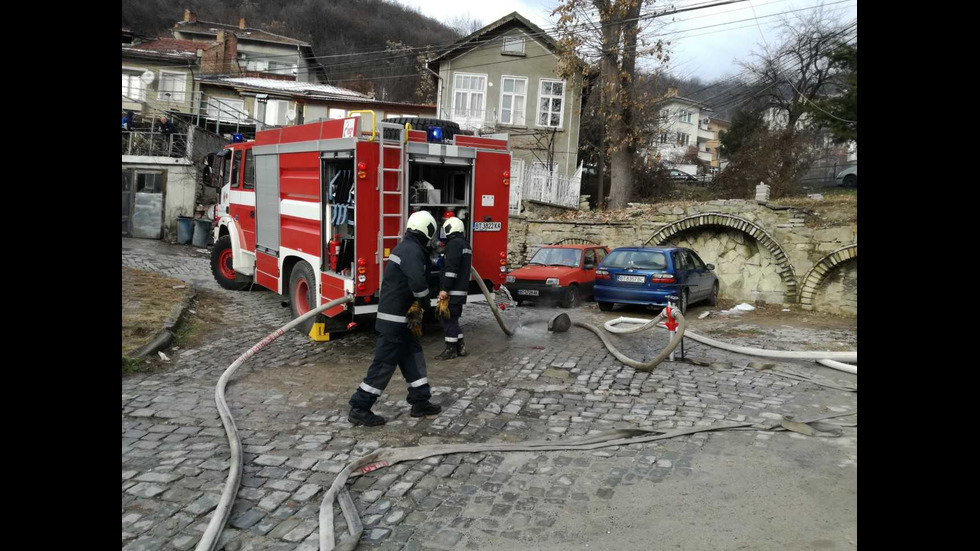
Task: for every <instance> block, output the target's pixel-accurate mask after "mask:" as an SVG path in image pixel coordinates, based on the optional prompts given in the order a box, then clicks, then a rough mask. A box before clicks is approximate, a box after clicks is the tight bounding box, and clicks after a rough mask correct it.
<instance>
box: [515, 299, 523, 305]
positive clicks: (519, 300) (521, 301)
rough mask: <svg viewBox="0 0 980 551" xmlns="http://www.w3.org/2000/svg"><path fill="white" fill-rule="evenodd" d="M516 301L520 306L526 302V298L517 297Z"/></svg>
mask: <svg viewBox="0 0 980 551" xmlns="http://www.w3.org/2000/svg"><path fill="white" fill-rule="evenodd" d="M514 303H515V304H517V305H518V306H520V305H522V304H524V299H520V298H519V299H515V300H514Z"/></svg>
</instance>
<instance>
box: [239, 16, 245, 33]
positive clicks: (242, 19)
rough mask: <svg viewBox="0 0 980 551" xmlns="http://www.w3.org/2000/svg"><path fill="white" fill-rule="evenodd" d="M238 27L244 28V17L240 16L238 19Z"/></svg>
mask: <svg viewBox="0 0 980 551" xmlns="http://www.w3.org/2000/svg"><path fill="white" fill-rule="evenodd" d="M238 28H239V29H241V30H243V31H244V30H245V18H244V17H242V18H240V19H239V20H238Z"/></svg>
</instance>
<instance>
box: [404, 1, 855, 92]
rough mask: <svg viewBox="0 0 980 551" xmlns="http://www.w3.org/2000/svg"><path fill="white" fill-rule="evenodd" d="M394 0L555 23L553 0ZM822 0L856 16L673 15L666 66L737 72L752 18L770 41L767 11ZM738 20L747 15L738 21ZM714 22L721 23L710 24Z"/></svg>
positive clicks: (722, 11) (752, 44)
mask: <svg viewBox="0 0 980 551" xmlns="http://www.w3.org/2000/svg"><path fill="white" fill-rule="evenodd" d="M396 1H398V2H400V3H402V4H404V5H408V6H412V7H414V8H417V9H418V10H419V11H421V12H422V13H423V14H425V15H428V16H429V17H433V18H435V19H438V20H440V21H445V20H447V19H449V18H452V17H456V16H460V15H465V16H469V17H472V18H474V19H479V20H481V21H483V23H484V24H488V23H491V22H493V21H496V20H497V19H500V18H501V17H503V16H505V15H507V14H508V13H510V12H512V11H516V12H518V13H520V14H521V15H523V16H525V17H527V18H528V19H530V20H531V21H532V22H534V23H535V24H537V25H538V26H540V27H541V28H543V29H545V30H547V31H551V30H552V29H553V28H554V18H552V17H551V15H550V14H551V11H552V10H553V9H554V8H555V6H557V5H558V4H559V2H558V0H489V1H488V0H396ZM705 1H706V0H677V1H674V2H655V3H653V8H655V9H666V8H668V7H670V6H674V7H675V8H679V9H680V8H684V7H685V6H690V5H693V4H703V3H705ZM821 3H822V4H824V6H825V8H824V9H825V10H826V11H828V12H834V13H836V14H838V17H839V18H840V19H841V20H842V21H851V20H853V19H855V18H856V17H857V0H749V1H745V2H740V3H735V4H729V5H726V6H719V7H715V8H708V9H702V10H696V11H691V12H687V13H681V14H678V15H676V16H673V18H674V19H675V20H676V21H675V22H673V23H672V24H671V26H670V27H669V28H668V29H665V32H668V33H670V34H668V35H666V36H664V38H666V39H669V40H670V41H671V42H672V44H671V50H672V52H671V62H670V70H671V72H672V73H673V74H674V75H676V76H680V77H685V78H689V77H694V76H697V77H699V78H701V79H702V80H705V81H710V80H714V79H718V78H721V77H725V76H729V75H732V74H735V73H738V72H739V71H740V70H741V69H740V68H739V67H738V66H737V64H736V61H737V60H743V59H747V58H748V57H749V56H750V54H751V52H752V51H753V50H759V51H761V48H762V44H763V39H762V36H763V34H761V33H760V30H759V27H758V26H756V22H755V21H753V20H752V18H754V17H756V16H758V18H759V19H758V24H759V26H761V27H762V33H764V35H765V41H766V42H768V43H769V45H770V47H773V46H775V45H776V44H778V42H779V37H778V34H777V33H776V32H775V31H774V30H773V27H774V25H775V23H776V22H777V21H778V20H779V18H778V17H766V16H770V15H773V14H778V13H780V12H786V11H791V10H800V9H805V8H813V7H815V6H818V5H820V4H821ZM753 7H754V8H755V13H753ZM646 10H647V8H644V11H646ZM813 11H814V10H813V9H807V10H806V11H799V12H795V13H790V14H788V15H789V16H790V17H792V16H795V15H797V14H806V13H811V12H813ZM740 20H747V21H741V22H737V21H740ZM719 24H721V25H720V26H713V25H719ZM705 27H707V28H705Z"/></svg>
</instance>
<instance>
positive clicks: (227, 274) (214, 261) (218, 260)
mask: <svg viewBox="0 0 980 551" xmlns="http://www.w3.org/2000/svg"><path fill="white" fill-rule="evenodd" d="M231 257H232V249H231V237H229V236H227V235H225V236H222V237H219V238H218V240H217V241H216V242H215V243H214V248H213V249H211V273H212V274H213V275H214V280H215V281H217V282H218V285H221V286H222V287H224V288H225V289H228V290H230V291H242V290H244V289H247V288H248V286H249V285H251V284H252V280H251V278H248V277H246V276H243V275H242V274H240V273H238V272H236V271H235V269H234V268H232V266H231Z"/></svg>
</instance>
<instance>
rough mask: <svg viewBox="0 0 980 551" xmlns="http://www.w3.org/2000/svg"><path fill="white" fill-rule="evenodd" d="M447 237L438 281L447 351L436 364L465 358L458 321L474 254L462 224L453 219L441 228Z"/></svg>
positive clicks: (466, 292)
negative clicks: (443, 301) (444, 303)
mask: <svg viewBox="0 0 980 551" xmlns="http://www.w3.org/2000/svg"><path fill="white" fill-rule="evenodd" d="M442 228H443V231H444V232H445V233H446V237H447V241H446V262H445V265H444V266H443V268H442V276H441V277H440V278H439V289H440V291H439V299H444V298H446V297H449V319H446V320H443V321H442V328H443V329H444V330H445V339H446V349H445V350H443V351H442V353H441V354H439V355H438V356H436V359H438V360H451V359H453V358H455V357H456V356H466V354H467V352H466V345H465V344H463V331H462V330H461V329H460V328H459V317H460V316H462V315H463V305H464V304H466V296H467V294H468V291H469V288H470V264H471V263H472V259H473V251H472V250H471V249H470V244H469V243H468V242H467V241H466V238H465V237H463V221H462V220H460V219H459V218H456V217H455V216H453V217H451V218H449V219H447V220H446V221H445V222H444V223H443V225H442Z"/></svg>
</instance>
